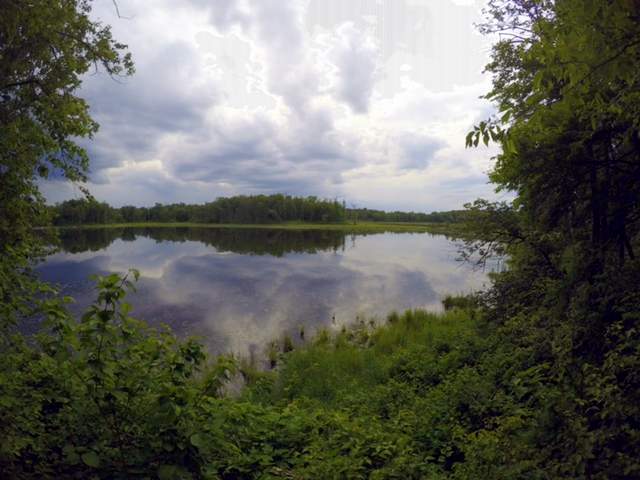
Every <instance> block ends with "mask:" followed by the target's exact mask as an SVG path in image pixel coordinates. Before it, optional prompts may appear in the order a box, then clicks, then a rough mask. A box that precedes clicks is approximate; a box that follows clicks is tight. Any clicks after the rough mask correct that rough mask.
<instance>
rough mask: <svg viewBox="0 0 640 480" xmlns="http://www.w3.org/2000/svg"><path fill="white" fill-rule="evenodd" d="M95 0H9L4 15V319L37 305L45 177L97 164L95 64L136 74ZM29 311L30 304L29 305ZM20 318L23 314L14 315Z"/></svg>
mask: <svg viewBox="0 0 640 480" xmlns="http://www.w3.org/2000/svg"><path fill="white" fill-rule="evenodd" d="M90 11H91V2H90V1H89V0H72V1H66V0H52V1H50V0H33V1H28V2H23V1H20V0H5V1H3V2H2V15H1V16H0V298H1V299H2V301H1V302H0V303H2V305H3V308H2V310H1V311H0V314H1V315H2V320H5V319H7V318H9V317H14V312H15V310H16V308H17V305H18V304H21V305H22V306H24V305H25V304H27V303H30V300H29V295H31V294H32V293H33V289H34V288H35V284H34V283H33V282H31V281H29V278H28V277H27V276H25V275H24V273H25V270H27V269H28V267H29V263H30V261H32V260H33V258H35V257H37V256H38V255H39V254H40V253H41V252H40V249H39V245H38V243H37V242H36V241H35V238H34V237H33V236H32V227H33V226H34V225H36V224H38V223H42V221H43V220H42V217H43V216H46V210H45V209H44V208H43V207H44V202H43V199H42V197H41V195H40V192H39V190H38V179H39V178H48V177H49V176H52V175H57V176H60V175H62V176H63V177H64V178H67V179H69V180H71V181H77V182H81V181H83V180H84V179H85V178H86V174H87V170H88V166H89V161H88V158H87V154H86V152H85V151H84V149H83V148H82V147H81V146H80V145H79V144H78V143H77V139H79V138H83V137H89V138H90V137H91V136H92V135H93V134H94V133H95V132H96V130H97V128H98V125H97V124H96V123H95V122H94V121H93V120H92V118H91V116H90V115H89V106H88V105H87V103H86V102H85V101H84V100H83V99H82V98H80V97H79V96H78V95H77V91H78V88H79V87H80V84H81V81H82V76H83V75H84V74H86V73H87V72H88V71H89V70H90V69H91V68H96V69H98V68H100V69H102V70H103V71H105V72H106V73H107V74H109V75H114V76H115V75H128V74H131V73H132V72H133V64H132V61H131V57H130V55H129V53H127V52H126V46H125V45H123V44H120V43H118V42H116V41H115V40H114V39H113V38H112V36H111V30H110V28H109V27H108V26H105V25H102V24H100V23H99V22H96V21H93V20H92V19H91V18H90V16H89V14H90ZM21 308H22V307H21ZM14 320H15V319H14Z"/></svg>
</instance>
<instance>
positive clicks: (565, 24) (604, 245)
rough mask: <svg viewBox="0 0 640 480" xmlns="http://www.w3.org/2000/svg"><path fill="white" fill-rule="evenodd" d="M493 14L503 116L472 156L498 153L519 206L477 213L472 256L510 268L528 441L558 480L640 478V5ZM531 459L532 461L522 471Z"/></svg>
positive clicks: (505, 307)
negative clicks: (527, 382) (496, 256)
mask: <svg viewBox="0 0 640 480" xmlns="http://www.w3.org/2000/svg"><path fill="white" fill-rule="evenodd" d="M487 14H488V19H487V22H486V23H485V24H484V25H482V26H481V29H482V31H484V32H485V33H492V34H498V35H499V36H500V40H499V41H498V42H497V43H496V44H495V46H494V49H493V56H492V61H491V62H490V63H489V65H488V66H487V71H489V72H490V73H491V74H492V75H493V89H492V90H491V91H490V92H489V94H488V95H487V98H489V99H491V100H493V101H495V102H496V103H497V106H498V110H499V114H498V116H497V117H496V118H492V119H489V120H487V121H485V122H482V123H480V124H479V125H478V126H477V127H475V128H474V130H473V131H472V132H470V133H469V135H468V136H467V145H469V146H473V145H478V144H479V143H480V142H481V141H482V142H484V143H489V142H490V141H496V142H498V143H499V144H500V145H501V147H502V151H501V153H500V154H498V156H497V157H496V163H495V167H494V169H493V171H492V172H491V180H492V181H493V182H494V183H495V184H496V185H497V187H498V190H507V191H512V192H514V193H515V195H516V197H515V200H514V201H513V204H512V205H510V206H508V205H505V204H491V203H489V202H483V201H480V202H476V203H475V204H474V205H472V206H471V208H470V218H471V219H475V221H474V227H473V229H472V232H471V233H472V235H474V236H475V240H472V241H471V242H469V246H471V253H474V252H475V253H476V254H480V255H482V256H485V255H486V254H487V251H488V250H491V249H492V247H493V246H496V245H497V246H498V249H500V250H505V251H506V252H507V253H508V254H509V256H510V268H509V271H507V272H504V273H502V274H500V275H497V276H495V285H494V287H493V288H492V289H491V290H490V292H489V293H488V295H487V298H486V300H487V302H486V304H487V306H488V307H489V309H488V311H489V318H491V319H493V320H494V321H495V322H496V323H497V324H499V325H502V326H503V329H502V330H501V331H502V335H503V336H504V338H503V342H504V343H505V344H510V345H512V346H513V348H514V353H513V357H514V358H517V357H518V356H519V355H525V356H526V357H528V360H527V362H525V363H523V364H521V365H520V367H518V368H522V369H523V372H524V371H526V370H524V369H525V368H528V369H529V371H531V369H536V372H537V374H536V375H537V378H536V382H537V386H536V387H535V388H533V389H531V390H529V395H531V396H530V397H529V398H528V399H527V401H526V402H525V403H523V405H524V406H526V407H527V408H529V409H532V410H530V412H531V413H532V415H533V417H532V418H531V419H530V420H529V421H528V422H527V424H526V426H525V427H524V428H522V432H521V433H520V434H521V435H523V436H525V437H526V438H529V439H531V440H530V441H531V442H532V443H531V444H530V447H532V448H533V451H535V452H537V453H535V454H534V458H535V460H534V463H536V464H537V466H536V467H535V469H538V471H540V472H542V471H544V472H546V476H547V477H551V478H602V479H605V478H606V479H610V478H636V477H637V476H638V475H639V471H640V465H639V464H638V462H637V458H639V456H640V447H639V446H640V442H639V441H638V438H640V431H639V430H638V425H640V409H639V408H638V405H640V403H639V402H640V398H639V392H640V381H639V379H638V376H637V375H636V374H635V373H634V372H637V371H638V369H639V368H640V355H638V351H639V350H638V349H639V345H640V335H639V333H638V332H640V314H639V313H638V312H640V295H639V294H638V289H637V285H638V284H639V283H640V265H639V263H638V260H637V250H638V246H639V243H640V238H639V234H640V70H639V69H638V68H637V66H638V65H639V64H640V4H638V2H636V1H632V0H612V1H607V2H603V1H597V0H556V1H550V0H492V1H490V2H489V8H488V10H487ZM468 252H469V250H468ZM517 352H520V353H517ZM514 368H515V366H514ZM524 432H526V433H524ZM495 433H496V432H495V431H493V432H492V433H491V434H492V435H494V434H495ZM484 434H488V433H487V432H484ZM552 438H553V439H552ZM500 441H503V442H504V445H505V446H506V445H509V444H511V443H512V442H513V441H514V437H513V436H512V437H510V439H509V438H508V437H506V438H505V437H503V440H500ZM481 456H482V455H480V457H481ZM480 457H478V458H480ZM488 459H489V456H487V457H486V458H485V461H489V460H488ZM531 460H532V454H531V450H530V451H528V452H527V450H526V449H523V450H521V451H520V454H517V453H516V452H515V451H514V453H513V456H512V460H511V462H512V465H515V464H519V465H521V466H523V465H526V462H530V461H531ZM485 465H486V464H485ZM529 465H531V464H529Z"/></svg>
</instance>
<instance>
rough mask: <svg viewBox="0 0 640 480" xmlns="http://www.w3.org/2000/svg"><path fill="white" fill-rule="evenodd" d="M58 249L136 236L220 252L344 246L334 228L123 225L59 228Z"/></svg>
mask: <svg viewBox="0 0 640 480" xmlns="http://www.w3.org/2000/svg"><path fill="white" fill-rule="evenodd" d="M59 236H60V245H61V248H62V250H64V251H66V252H70V253H78V252H84V251H88V250H90V251H96V250H102V249H104V248H106V247H108V246H109V245H110V244H111V243H113V242H114V241H115V240H117V239H122V240H124V241H133V240H135V239H136V238H137V237H147V238H151V239H153V240H155V241H157V242H164V241H170V242H185V241H196V242H201V243H204V244H205V245H211V246H212V247H214V248H215V249H216V250H218V251H221V252H234V253H243V254H250V255H273V256H277V257H279V256H282V255H284V254H285V253H316V252H318V251H332V250H333V251H337V250H343V249H344V248H345V238H346V234H345V233H344V232H340V231H337V230H276V229H274V230H269V229H249V228H243V229H231V228H199V227H162V228H157V227H156V228H153V227H124V228H91V229H69V230H61V231H60V235H59Z"/></svg>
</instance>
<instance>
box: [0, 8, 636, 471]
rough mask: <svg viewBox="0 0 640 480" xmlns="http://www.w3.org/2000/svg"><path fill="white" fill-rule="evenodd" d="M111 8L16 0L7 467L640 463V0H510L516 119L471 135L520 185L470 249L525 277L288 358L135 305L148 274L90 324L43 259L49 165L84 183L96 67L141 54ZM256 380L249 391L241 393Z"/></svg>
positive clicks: (7, 195) (501, 181) (6, 144)
mask: <svg viewBox="0 0 640 480" xmlns="http://www.w3.org/2000/svg"><path fill="white" fill-rule="evenodd" d="M87 8H88V3H86V2H28V3H23V2H20V3H18V2H8V5H7V8H5V9H4V11H3V16H2V17H0V27H1V28H2V30H1V32H0V33H1V38H3V39H10V40H11V41H9V42H2V43H0V48H2V58H3V62H4V61H5V60H4V59H14V60H11V62H12V64H11V65H9V68H8V69H5V68H4V63H3V69H2V77H1V78H0V89H2V91H3V93H4V92H5V91H6V92H8V93H7V95H8V96H9V100H6V101H5V100H3V101H2V102H0V109H1V110H0V121H1V122H2V125H1V127H2V128H0V147H1V148H0V151H1V155H2V157H1V158H2V166H3V168H2V169H0V176H1V179H0V181H1V182H2V189H1V190H0V191H1V192H2V194H1V195H2V212H1V213H2V215H0V219H1V220H0V228H2V236H0V238H1V239H2V240H1V242H0V247H1V248H2V252H1V253H2V255H1V256H0V259H1V260H0V262H1V265H2V275H1V276H0V282H1V283H0V287H1V288H2V292H1V293H2V300H3V301H2V310H0V314H1V315H2V316H1V317H0V321H1V322H2V324H1V326H2V337H0V361H1V362H2V365H3V367H4V368H3V369H2V370H1V371H0V424H1V425H2V426H3V429H2V431H0V471H2V473H3V475H4V476H7V477H8V478H43V477H50V478H60V477H63V478H88V477H94V478H131V477H140V478H212V479H214V478H217V479H238V478H263V479H265V478H271V479H273V478H290V479H291V478H416V479H417V478H429V479H479V478H480V479H485V478H486V479H489V478H490V479H505V480H506V479H514V478H526V479H602V480H605V479H620V480H622V479H629V478H640V460H639V459H640V375H639V373H638V372H640V290H639V289H638V285H639V284H640V260H639V259H638V258H637V256H636V252H637V251H638V247H639V245H640V120H639V119H640V74H639V71H638V68H637V65H638V64H640V9H639V7H638V3H637V2H635V1H631V0H612V1H609V2H602V1H585V0H556V1H547V0H491V1H490V2H489V8H488V20H487V23H486V24H485V25H483V26H482V27H481V28H482V30H483V31H484V32H494V33H495V32H500V33H502V34H503V35H501V37H500V38H501V40H499V41H498V43H497V44H496V45H495V47H494V50H493V59H492V62H491V63H490V64H489V66H488V67H487V68H488V71H489V72H491V73H492V74H493V76H494V86H493V90H492V91H491V92H490V94H489V98H491V99H493V100H495V101H496V102H497V103H498V107H499V110H500V118H499V119H490V120H489V121H486V122H482V123H481V124H480V125H478V126H477V127H476V128H475V129H474V131H472V132H470V134H469V136H468V138H467V142H468V144H469V145H470V146H473V145H478V144H479V143H480V141H483V142H485V143H489V142H490V141H494V142H497V143H498V144H499V145H500V147H501V153H500V154H499V155H498V157H497V159H496V165H495V168H494V170H493V171H492V173H491V179H492V180H493V181H494V182H495V183H496V185H497V186H498V188H499V189H503V190H509V191H513V192H514V193H515V195H516V199H515V201H514V202H513V203H512V204H505V203H490V202H487V201H483V200H478V201H476V202H474V203H473V204H472V205H469V211H470V212H471V213H470V215H469V219H468V222H469V223H468V225H467V226H466V227H465V228H466V229H467V231H468V237H467V238H468V240H467V250H466V253H467V256H468V258H469V259H474V260H476V261H478V262H480V263H482V262H484V261H485V260H486V259H487V258H488V257H489V256H490V255H491V254H493V253H496V252H497V253H506V254H508V256H509V258H510V262H509V269H508V271H505V272H502V273H500V274H496V275H494V276H493V286H492V287H491V288H490V289H489V290H488V291H487V292H485V293H483V294H480V295H478V296H476V297H474V298H472V299H466V300H462V299H451V298H449V299H447V300H446V301H445V303H446V306H447V311H446V313H444V314H443V315H434V314H428V313H424V312H419V311H418V312H415V311H410V312H406V313H404V314H402V315H398V314H392V315H390V316H389V318H388V319H387V322H386V324H385V325H381V326H378V327H376V326H375V325H371V324H368V323H360V324H356V325H355V326H353V327H352V328H346V329H344V330H343V331H342V332H340V333H337V334H334V333H330V332H327V331H321V332H318V333H317V334H316V336H315V337H313V338H312V339H311V340H309V343H308V344H306V345H302V346H300V345H299V344H298V345H296V343H295V342H294V341H293V340H292V339H290V338H289V339H288V340H287V339H283V341H282V343H280V342H278V343H274V344H273V345H271V347H270V348H269V353H268V359H269V361H270V362H271V363H272V364H273V365H274V366H275V367H276V368H275V369H274V370H272V371H266V372H264V371H256V370H255V369H253V368H251V367H250V365H248V363H250V362H246V361H245V362H241V361H237V359H231V358H224V357H223V358H219V359H217V360H216V361H207V359H206V355H205V354H204V352H203V351H202V349H201V347H200V346H199V345H198V343H197V342H195V341H192V340H189V341H178V340H176V339H175V338H174V337H173V336H172V335H171V334H170V333H158V332H154V331H152V330H150V329H148V328H147V327H145V325H144V324H143V323H142V322H138V321H136V320H134V319H132V318H131V317H130V308H131V307H130V306H129V305H127V304H126V303H125V302H124V298H125V293H126V290H127V289H128V288H132V287H133V284H132V283H130V282H129V280H128V279H127V277H125V278H120V277H118V276H117V275H112V276H109V277H105V278H98V279H97V281H98V288H99V290H98V298H97V301H96V304H95V305H94V306H93V307H91V308H90V309H89V310H88V311H87V313H86V314H85V315H84V316H83V317H82V318H80V319H74V318H71V317H70V316H69V315H68V313H67V312H66V311H65V309H64V302H65V299H60V298H58V297H57V296H56V295H55V294H54V292H52V291H51V290H50V289H47V288H46V287H37V285H38V284H37V283H36V282H34V281H33V280H32V279H31V278H30V277H29V275H28V266H29V265H30V264H31V263H32V262H33V261H34V259H35V258H37V253H38V243H37V241H36V239H35V238H34V237H33V236H32V233H31V231H32V229H31V227H32V226H33V225H34V224H35V223H36V221H37V213H38V212H40V211H41V208H36V207H41V202H39V201H38V199H39V197H38V195H37V188H36V182H35V181H34V176H35V175H38V174H41V175H42V174H46V173H44V172H46V170H42V169H41V168H40V167H42V164H41V162H43V161H45V160H46V159H47V158H49V159H50V160H49V163H50V164H51V165H53V166H54V167H58V168H62V169H63V171H64V172H65V173H66V174H67V176H68V177H69V178H71V179H74V178H78V176H79V175H81V172H82V171H83V170H82V168H83V165H84V163H83V162H82V161H81V162H80V163H74V162H75V161H76V160H78V159H80V160H82V158H84V157H82V156H81V155H80V153H78V152H79V150H78V149H77V147H76V146H75V145H73V144H69V143H68V142H70V141H71V140H69V139H70V138H72V137H74V136H78V135H80V136H81V135H83V134H85V135H88V134H89V133H90V132H91V131H92V129H93V128H94V126H93V123H92V122H90V119H89V118H88V117H87V115H86V106H85V105H84V103H83V102H81V101H80V100H78V99H76V98H75V97H74V96H73V90H74V89H75V88H76V87H77V86H78V84H79V80H78V74H79V73H82V72H83V71H85V70H86V68H88V66H89V65H90V64H91V63H92V62H94V61H96V62H98V63H105V67H107V70H108V71H111V72H114V73H118V72H119V71H129V70H130V69H131V66H130V63H128V61H127V57H121V56H120V53H121V50H122V46H119V45H118V44H115V43H113V41H112V40H111V37H110V36H109V34H108V29H107V30H105V29H102V27H100V26H99V25H96V24H92V23H91V22H90V21H89V20H88V19H87V17H86V9H87ZM61 23H64V24H65V27H68V28H71V29H74V30H73V31H74V32H75V33H77V35H76V36H66V35H65V36H61V35H59V34H58V33H56V32H58V29H57V27H59V26H60V24H61ZM18 26H20V28H18ZM78 38H79V39H81V40H82V41H78ZM50 47H51V48H50ZM88 47H94V48H88ZM9 48H10V49H13V50H11V51H12V52H13V54H12V55H9V54H8V53H7V49H9ZM31 52H35V53H34V54H33V55H26V53H31ZM50 52H53V53H50ZM36 54H37V55H36ZM50 55H53V56H54V58H50ZM60 56H62V57H63V58H65V60H66V61H65V62H56V61H55V59H56V58H59V57H60ZM40 64H44V65H47V66H51V69H50V70H48V69H43V68H39V67H38V65H40ZM53 67H55V68H53ZM34 72H35V73H34ZM50 74H51V75H53V74H55V75H54V77H51V78H50ZM30 75H40V76H41V77H42V78H37V79H36V80H37V82H36V81H31V77H30ZM38 82H40V83H41V84H42V85H46V86H47V88H41V87H37V85H39V84H40V83H38ZM50 82H53V83H52V84H50ZM60 92H63V93H64V95H63V94H62V93H60ZM13 102H17V103H15V104H14V103H13ZM69 102H70V103H69ZM77 122H79V123H77ZM42 149H44V150H42ZM69 151H71V152H72V153H74V152H75V154H76V155H75V156H73V157H72V159H71V160H70V162H71V163H69V164H67V163H59V162H63V160H62V158H63V157H59V156H58V154H59V152H69ZM47 155H48V156H47ZM74 172H75V173H74ZM14 224H15V225H14ZM132 275H134V276H135V272H134V273H132ZM36 288H39V290H40V294H38V295H36ZM42 295H45V296H44V297H43V296H42ZM34 309H35V311H37V312H38V314H39V315H40V316H41V317H42V319H43V321H44V329H43V331H42V332H41V334H39V335H38V336H37V338H36V339H35V340H32V339H25V338H24V337H23V336H22V335H20V334H19V333H18V332H17V330H16V328H15V326H16V322H17V321H19V320H20V319H21V318H23V317H24V316H27V315H32V314H33V311H34ZM302 336H305V338H307V339H309V338H310V337H311V336H310V335H303V334H301V335H300V337H302ZM301 341H302V339H301ZM284 351H286V352H284ZM234 375H235V376H237V375H240V376H241V377H242V378H244V379H245V380H246V382H247V387H246V388H245V389H244V390H243V391H242V392H241V394H240V396H239V397H237V398H231V397H230V396H225V394H224V392H225V387H224V386H225V382H226V381H227V380H228V379H230V378H233V377H234Z"/></svg>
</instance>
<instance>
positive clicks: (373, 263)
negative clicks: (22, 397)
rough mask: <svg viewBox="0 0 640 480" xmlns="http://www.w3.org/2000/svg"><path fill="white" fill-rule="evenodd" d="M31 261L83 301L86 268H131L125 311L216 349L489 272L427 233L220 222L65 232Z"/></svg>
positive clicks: (429, 295) (394, 304)
mask: <svg viewBox="0 0 640 480" xmlns="http://www.w3.org/2000/svg"><path fill="white" fill-rule="evenodd" d="M61 236H62V238H61V241H62V248H61V251H60V252H58V253H55V254H53V255H51V256H49V257H48V259H47V260H46V261H45V262H44V263H43V264H42V265H41V266H40V267H39V272H40V275H41V277H42V278H43V279H45V280H47V281H51V282H54V283H58V284H60V285H61V287H62V290H63V293H64V294H67V295H71V296H73V297H74V298H75V299H76V304H75V305H73V307H72V310H75V311H76V312H80V311H82V310H83V309H84V308H85V307H86V306H87V305H88V304H89V303H90V302H91V300H92V299H93V298H94V296H95V291H94V285H93V282H92V281H91V280H89V276H90V275H91V274H107V273H112V272H118V273H123V272H126V271H127V269H128V268H130V267H133V268H137V269H138V270H139V271H140V273H141V279H140V281H139V282H138V285H137V292H136V293H133V294H131V295H130V297H129V301H130V302H131V303H132V304H133V306H134V310H133V315H134V316H136V317H138V318H142V319H145V320H147V321H148V322H149V323H151V324H161V323H166V324H168V325H170V326H171V327H172V328H173V329H174V330H175V331H176V332H177V333H178V334H180V335H187V334H190V335H197V336H199V337H201V339H202V341H203V342H205V343H206V344H207V345H208V347H209V348H210V350H212V351H213V352H226V351H234V352H237V353H242V354H246V353H247V352H249V351H252V350H256V349H264V346H265V345H266V344H267V343H268V342H269V341H271V340H273V339H275V338H278V337H281V336H282V335H283V334H284V333H285V332H289V333H291V334H292V336H295V335H297V332H298V331H299V329H300V327H301V326H303V327H304V328H305V332H306V333H307V334H311V333H312V332H313V331H314V330H316V329H318V328H319V327H330V328H339V327H340V326H341V325H343V324H348V323H350V322H353V321H354V320H356V318H357V317H360V318H362V317H363V316H364V317H366V318H371V317H375V318H378V319H383V318H384V317H385V316H386V314H387V313H389V312H390V311H392V310H398V311H402V310H404V309H408V308H427V309H433V310H439V309H441V304H440V300H441V298H442V297H443V296H444V295H445V294H448V293H454V294H455V293H467V292H470V291H472V290H477V289H479V288H482V287H483V286H485V284H486V283H487V278H486V275H485V274H484V273H482V272H478V271H473V270H472V269H471V267H470V266H468V265H466V264H461V263H459V262H457V261H456V257H457V253H456V252H457V248H456V244H455V243H454V242H453V241H451V240H449V239H447V238H446V237H444V236H433V235H430V234H426V233H380V234H367V235H351V234H345V233H343V232H336V231H292V230H267V229H218V228H124V229H123V228H120V229H92V230H89V229H87V230H64V231H63V232H62V233H61Z"/></svg>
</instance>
